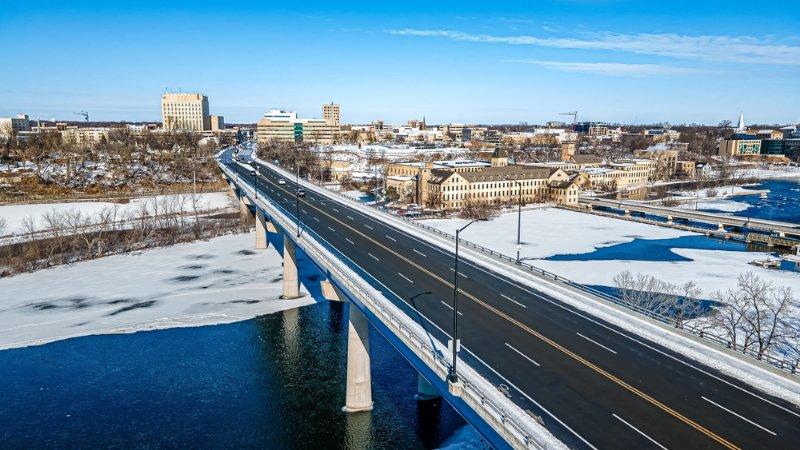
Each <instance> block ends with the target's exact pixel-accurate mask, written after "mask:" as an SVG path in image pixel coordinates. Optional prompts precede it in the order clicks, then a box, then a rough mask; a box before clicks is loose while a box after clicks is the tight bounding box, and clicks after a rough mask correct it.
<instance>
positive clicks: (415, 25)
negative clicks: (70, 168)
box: [0, 0, 800, 124]
mask: <svg viewBox="0 0 800 450" xmlns="http://www.w3.org/2000/svg"><path fill="white" fill-rule="evenodd" d="M331 3H333V2H315V1H303V2H272V1H252V2H248V1H236V2H225V1H220V0H217V1H214V2H204V1H195V2H181V1H169V2H166V1H163V0H162V1H160V2H152V1H135V2H134V1H111V2H89V1H81V0H73V1H69V2H66V1H61V2H53V1H47V0H44V1H36V2H11V1H8V2H5V1H4V2H3V4H2V13H0V41H1V42H4V44H5V45H4V46H3V52H2V55H3V56H2V60H3V61H4V63H3V64H2V65H0V116H7V115H9V114H16V113H18V112H27V113H28V114H30V115H31V116H32V117H35V118H36V117H38V118H42V119H49V118H51V117H56V118H60V119H77V118H79V117H78V116H76V115H73V114H72V112H74V111H82V110H86V111H89V113H90V115H91V117H92V118H93V119H96V120H124V119H126V120H158V119H159V118H160V112H159V108H160V104H159V100H160V95H161V93H162V92H163V91H164V90H165V89H167V88H169V89H171V90H177V89H179V88H180V89H182V90H183V91H184V92H194V91H199V92H203V93H204V94H206V95H208V97H209V102H210V104H211V112H212V114H221V115H224V116H225V117H226V121H228V122H238V121H244V122H255V121H256V120H257V119H258V118H259V116H260V115H261V114H262V113H263V112H264V111H265V110H267V109H269V108H272V107H280V108H284V109H292V110H296V111H298V112H299V113H300V114H301V115H302V116H314V117H317V116H319V115H320V114H321V111H320V109H321V106H320V105H321V104H322V103H324V102H329V101H335V102H337V103H340V104H341V105H342V119H343V120H344V121H346V122H352V123H362V122H368V121H370V120H372V119H378V118H380V119H384V120H387V121H390V122H400V121H405V120H407V119H410V118H414V117H422V116H425V117H426V118H427V120H428V123H447V122H467V123H478V122H479V123H517V122H523V121H524V122H528V123H543V122H545V121H548V120H559V119H562V120H563V119H566V117H564V116H559V115H558V113H559V112H566V111H572V110H578V111H579V119H585V120H602V121H608V122H627V123H651V122H670V123H684V122H699V123H714V124H715V123H717V122H719V121H721V120H724V119H729V120H735V119H736V117H737V116H738V114H739V112H740V111H741V112H744V114H745V117H746V119H747V121H748V122H768V123H772V122H775V123H790V122H798V121H800V106H799V105H800V15H798V13H797V2H796V1H762V2H759V3H757V4H754V3H753V2H744V1H738V0H727V1H716V0H695V1H682V0H673V1H669V2H667V1H663V2H656V1H652V0H650V1H625V0H561V1H533V0H531V1H524V2H522V1H521V2H486V1H483V2H476V3H472V2H467V1H462V2H450V1H437V2H431V1H428V2H415V1H404V2H380V1H371V2H363V3H362V2H336V4H331ZM384 3H385V4H384Z"/></svg>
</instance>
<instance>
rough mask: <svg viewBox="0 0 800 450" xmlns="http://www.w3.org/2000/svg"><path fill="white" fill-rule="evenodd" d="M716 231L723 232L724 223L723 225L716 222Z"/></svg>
mask: <svg viewBox="0 0 800 450" xmlns="http://www.w3.org/2000/svg"><path fill="white" fill-rule="evenodd" d="M717 231H719V232H720V233H724V232H725V225H723V224H722V223H718V224H717Z"/></svg>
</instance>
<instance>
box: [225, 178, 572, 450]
mask: <svg viewBox="0 0 800 450" xmlns="http://www.w3.org/2000/svg"><path fill="white" fill-rule="evenodd" d="M220 167H221V168H222V170H223V172H225V173H226V175H227V176H228V177H229V178H230V179H232V180H236V182H237V184H239V185H240V187H244V188H245V191H246V192H248V193H249V192H250V191H253V187H252V186H251V185H250V183H249V182H248V181H247V180H245V179H243V178H241V177H239V176H238V174H236V173H235V172H233V171H231V170H229V169H228V168H227V167H225V166H224V164H220ZM259 191H261V190H259ZM254 202H255V203H256V204H259V205H261V206H262V208H263V209H265V210H268V211H269V212H270V217H271V219H272V220H275V221H276V222H277V225H278V226H279V227H280V228H282V229H284V230H287V229H292V228H293V227H294V225H295V222H294V221H293V220H292V219H291V216H290V213H289V212H288V211H287V210H286V209H285V208H284V207H283V206H282V205H280V204H277V203H274V202H271V201H265V200H264V195H263V194H262V195H260V196H259V198H258V200H254ZM303 230H304V232H303V233H302V234H301V235H300V237H295V236H294V235H292V239H294V240H295V241H296V242H297V244H298V245H300V244H302V245H301V248H302V249H303V251H304V252H305V253H306V255H308V256H309V257H310V258H312V260H314V261H315V263H316V264H317V265H318V266H319V267H320V268H321V269H323V270H324V271H325V272H326V273H327V274H328V276H329V277H330V278H331V280H332V281H334V282H336V284H339V285H340V287H342V288H344V290H345V291H346V292H348V293H350V294H351V295H354V296H356V298H357V299H358V300H359V302H360V303H361V304H363V305H364V306H365V307H367V308H369V309H370V311H371V312H372V313H373V314H374V315H375V316H376V317H379V318H380V319H381V321H382V322H383V323H384V324H385V325H386V326H387V327H388V328H389V329H390V330H392V331H393V333H395V334H396V335H397V336H398V337H399V338H401V340H403V342H404V343H405V344H406V345H407V346H408V347H409V348H410V349H412V350H413V351H414V353H415V354H416V355H417V356H419V357H420V359H421V360H422V361H424V362H425V364H427V365H428V367H430V368H431V369H433V371H434V372H435V373H436V374H437V375H438V376H439V377H440V378H441V379H445V378H446V376H447V374H448V372H449V369H450V366H451V364H452V359H451V358H450V356H449V352H448V351H447V349H446V347H444V345H442V344H441V343H440V342H438V341H436V340H433V339H431V338H430V336H429V335H428V333H427V332H426V331H425V329H424V328H422V326H420V325H419V324H418V323H417V322H415V321H414V320H413V319H411V318H410V317H408V315H406V314H405V313H403V312H402V311H401V310H400V309H399V308H398V307H397V306H395V305H394V304H393V303H392V302H391V301H390V300H389V299H387V298H386V297H385V296H384V295H383V294H382V293H380V291H377V290H376V289H375V288H374V287H372V286H370V285H369V283H367V282H366V281H365V280H364V279H363V278H361V277H359V276H358V275H357V274H355V273H354V272H353V271H352V269H350V268H349V267H348V266H347V265H346V264H342V261H341V260H340V259H338V258H336V257H335V256H334V255H333V253H332V252H331V251H328V250H327V249H326V247H330V248H332V247H331V246H330V244H329V243H327V241H325V240H324V238H322V237H321V236H319V235H318V234H317V233H315V232H314V231H313V230H311V229H308V228H304V229H303ZM323 243H324V244H327V245H323ZM458 375H459V379H460V380H461V381H462V383H463V389H462V394H461V398H462V399H463V400H464V401H465V403H466V404H467V405H468V406H469V407H470V408H472V409H473V410H474V411H476V412H477V413H478V414H479V415H480V416H481V417H482V418H483V420H485V421H486V422H487V423H488V424H489V425H490V426H492V427H493V428H494V429H495V430H497V431H498V433H500V435H502V436H504V438H505V439H507V440H508V441H509V444H511V445H512V446H513V447H515V448H547V447H549V446H551V445H553V444H556V445H557V444H558V442H557V441H552V442H550V441H548V439H547V438H546V437H543V436H546V435H547V432H546V431H545V429H544V428H543V427H541V425H539V424H538V423H536V421H535V420H534V419H533V418H532V417H531V416H530V415H528V414H527V413H526V412H524V411H523V410H522V409H521V408H520V407H519V406H517V405H516V404H514V403H513V402H512V401H510V400H509V399H507V398H506V397H505V396H504V395H503V394H502V393H500V391H498V390H497V388H496V387H494V386H493V385H492V384H491V383H489V382H488V381H487V380H486V379H484V378H483V377H482V376H481V375H480V374H478V373H477V372H476V371H475V370H473V369H472V368H471V367H469V366H468V365H466V364H461V365H459V370H458Z"/></svg>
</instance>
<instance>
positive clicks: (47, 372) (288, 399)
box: [0, 239, 479, 448]
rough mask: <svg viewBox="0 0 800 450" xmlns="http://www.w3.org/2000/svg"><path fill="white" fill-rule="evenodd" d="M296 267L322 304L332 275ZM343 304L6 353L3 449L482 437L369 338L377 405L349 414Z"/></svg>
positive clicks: (415, 443) (1, 354) (345, 443)
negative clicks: (425, 397) (424, 394)
mask: <svg viewBox="0 0 800 450" xmlns="http://www.w3.org/2000/svg"><path fill="white" fill-rule="evenodd" d="M272 241H275V240H274V239H273V240H272ZM270 243H271V245H275V247H273V249H278V250H280V249H281V246H279V245H278V244H279V243H278V242H270ZM268 251H273V250H268ZM299 262H300V267H301V276H302V280H303V282H304V284H305V287H306V289H307V290H308V291H310V292H311V294H312V295H313V296H314V297H315V298H316V299H318V300H319V299H320V298H321V292H320V289H319V279H320V277H322V274H320V273H319V272H317V271H316V268H314V267H313V266H312V265H311V264H309V263H308V261H304V260H300V261H299ZM346 306H347V305H346V304H345V303H339V302H327V301H318V302H317V303H316V304H313V305H310V306H306V307H303V308H298V309H292V310H287V311H283V312H278V313H274V314H268V315H264V316H260V317H257V318H255V319H251V320H245V321H241V322H235V323H231V324H221V325H211V326H201V327H193V328H174V329H166V330H157V331H147V332H138V333H133V334H119V335H97V336H86V337H79V338H73V339H67V340H63V341H58V342H53V343H50V344H46V345H41V346H35V347H27V348H21V349H10V350H5V351H0V379H1V380H2V383H0V398H2V401H0V442H2V443H3V447H4V448H41V447H204V448H208V447H262V448H367V447H370V448H398V447H402V448H435V447H439V446H442V445H447V444H450V443H451V442H452V441H451V440H449V439H451V437H453V436H454V435H457V436H458V437H456V438H455V439H468V440H470V439H472V440H475V441H477V438H476V437H475V434H474V432H470V427H469V426H468V425H467V424H466V423H465V421H464V420H463V419H462V418H461V417H460V416H459V415H458V413H456V412H455V411H454V410H453V409H452V407H450V406H449V405H448V404H447V403H446V402H442V401H428V402H418V401H416V400H415V397H414V396H415V394H416V388H417V372H416V370H415V369H414V368H413V367H412V366H411V365H410V364H409V363H408V362H407V361H406V360H405V359H404V358H403V357H402V356H401V355H400V354H399V353H398V352H397V351H396V350H395V349H394V348H393V347H392V346H391V345H390V344H389V343H388V341H386V340H385V339H384V338H383V337H382V336H381V335H380V334H379V333H378V332H376V331H375V330H374V329H373V328H371V331H370V356H371V360H372V381H373V401H374V409H373V410H372V411H370V412H362V413H355V414H347V413H344V412H343V411H342V409H341V408H342V406H343V405H344V400H345V399H344V393H345V379H346V357H347V346H346V343H347V313H346V309H345V307H346ZM465 430H466V432H465ZM463 435H467V436H469V437H467V438H462V437H461V436H463ZM462 443H463V442H462ZM467 444H477V445H479V444H478V442H467Z"/></svg>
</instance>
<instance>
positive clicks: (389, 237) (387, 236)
mask: <svg viewBox="0 0 800 450" xmlns="http://www.w3.org/2000/svg"><path fill="white" fill-rule="evenodd" d="M384 236H386V238H387V239H391V241H392V242H397V239H395V238H393V237H391V236H389V235H388V234H385V235H384Z"/></svg>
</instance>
